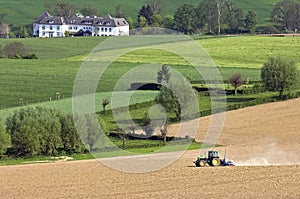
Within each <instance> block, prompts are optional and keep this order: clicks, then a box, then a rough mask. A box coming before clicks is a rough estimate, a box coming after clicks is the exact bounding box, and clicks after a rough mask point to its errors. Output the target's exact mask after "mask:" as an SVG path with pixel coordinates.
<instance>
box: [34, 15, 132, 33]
mask: <svg viewBox="0 0 300 199" xmlns="http://www.w3.org/2000/svg"><path fill="white" fill-rule="evenodd" d="M66 34H69V35H71V36H76V35H78V36H128V35H129V24H128V22H127V21H126V20H125V19H124V18H113V17H111V16H110V15H109V14H107V15H105V16H104V17H97V16H83V15H81V14H75V15H74V16H72V17H70V18H65V17H57V16H51V15H50V14H49V13H48V12H44V13H43V14H42V15H41V16H39V17H38V18H36V19H35V21H34V23H33V35H34V36H37V37H65V36H66Z"/></svg>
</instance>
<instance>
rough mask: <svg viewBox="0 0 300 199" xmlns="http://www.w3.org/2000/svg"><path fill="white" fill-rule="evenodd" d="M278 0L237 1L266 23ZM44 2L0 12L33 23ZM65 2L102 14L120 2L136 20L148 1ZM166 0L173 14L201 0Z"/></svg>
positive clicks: (16, 4) (7, 6)
mask: <svg viewBox="0 0 300 199" xmlns="http://www.w3.org/2000/svg"><path fill="white" fill-rule="evenodd" d="M278 1H279V0H261V1H258V0H253V1H250V0H248V1H236V2H235V3H236V5H237V6H238V7H241V8H242V9H243V10H244V12H245V14H246V12H247V11H248V10H249V9H254V10H255V11H256V12H257V13H258V17H259V24H265V23H268V20H269V16H270V13H271V11H272V7H273V5H274V4H275V3H276V2H278ZM44 2H45V1H34V0H23V1H11V0H4V1H1V2H0V12H4V11H5V12H6V13H7V14H8V16H7V17H6V22H7V23H8V24H31V23H32V22H33V20H34V18H35V17H37V16H40V14H41V13H42V12H44V11H45V8H44ZM46 2H47V1H46ZM49 2H50V1H49ZM64 2H69V3H72V4H75V5H76V6H77V10H78V11H80V10H81V9H82V8H84V7H86V6H95V7H97V8H98V9H99V10H100V11H101V13H102V14H106V13H110V14H111V15H114V14H115V8H116V6H117V5H118V4H120V5H121V9H122V10H123V11H124V12H125V13H126V14H127V16H130V17H131V18H132V19H133V20H134V21H136V16H137V13H138V11H139V9H140V8H141V6H142V5H143V4H145V2H146V1H141V0H131V1H119V0H110V1H104V0H100V1H96V0H86V1H75V2H74V1H71V0H65V1H64ZM165 2H166V4H167V8H166V11H165V12H166V13H167V14H169V15H172V16H173V15H174V13H175V11H176V9H177V8H178V7H179V6H180V5H182V4H184V3H190V4H193V5H195V6H197V5H198V4H199V0H185V1H180V0H165Z"/></svg>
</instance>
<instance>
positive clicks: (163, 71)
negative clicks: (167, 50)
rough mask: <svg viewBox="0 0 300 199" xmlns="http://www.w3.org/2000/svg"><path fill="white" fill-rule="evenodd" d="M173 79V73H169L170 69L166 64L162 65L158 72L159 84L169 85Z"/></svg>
mask: <svg viewBox="0 0 300 199" xmlns="http://www.w3.org/2000/svg"><path fill="white" fill-rule="evenodd" d="M170 78H171V73H170V72H169V68H168V66H167V65H166V64H164V65H162V66H161V68H160V69H159V70H158V72H157V79H156V81H157V83H159V84H167V83H169V81H170Z"/></svg>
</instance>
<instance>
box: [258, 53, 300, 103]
mask: <svg viewBox="0 0 300 199" xmlns="http://www.w3.org/2000/svg"><path fill="white" fill-rule="evenodd" d="M297 73H298V72H297V64H296V62H295V61H294V60H291V59H287V58H283V57H270V58H269V59H268V60H267V61H266V62H265V63H264V66H263V67H262V69H261V78H262V81H263V83H264V86H265V88H266V89H267V90H269V91H278V92H279V97H280V98H282V97H283V92H284V91H285V90H289V89H290V88H291V87H292V86H294V85H296V83H297Z"/></svg>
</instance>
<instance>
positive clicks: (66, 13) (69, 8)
mask: <svg viewBox="0 0 300 199" xmlns="http://www.w3.org/2000/svg"><path fill="white" fill-rule="evenodd" d="M54 12H55V14H56V15H58V16H61V17H66V18H69V17H72V16H73V15H74V14H75V12H76V6H75V5H73V4H70V3H65V2H57V3H55V8H54Z"/></svg>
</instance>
